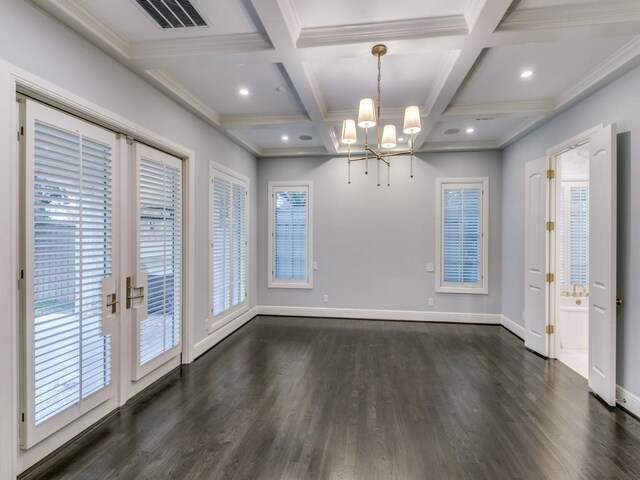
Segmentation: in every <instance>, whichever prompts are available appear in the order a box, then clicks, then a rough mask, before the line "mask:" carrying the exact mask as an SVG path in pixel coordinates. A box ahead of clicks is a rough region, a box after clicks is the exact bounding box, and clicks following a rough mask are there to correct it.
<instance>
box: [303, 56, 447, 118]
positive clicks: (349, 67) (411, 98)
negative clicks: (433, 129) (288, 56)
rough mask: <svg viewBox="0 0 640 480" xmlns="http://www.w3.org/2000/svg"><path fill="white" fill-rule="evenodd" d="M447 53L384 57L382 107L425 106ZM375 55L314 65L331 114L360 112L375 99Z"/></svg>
mask: <svg viewBox="0 0 640 480" xmlns="http://www.w3.org/2000/svg"><path fill="white" fill-rule="evenodd" d="M444 58H445V52H437V51H432V52H428V53H424V54H420V55H392V54H387V55H386V56H384V57H383V58H382V105H383V108H400V107H405V106H409V105H418V106H420V107H421V108H422V107H423V106H424V105H425V104H426V101H427V95H428V93H429V91H430V90H431V87H432V86H433V84H434V82H435V80H436V77H437V75H438V73H439V72H440V69H441V67H442V64H443V62H444ZM376 62H377V61H376V58H375V57H374V56H373V55H367V56H363V57H357V58H350V59H341V60H334V61H331V62H322V63H314V64H313V68H312V71H313V74H314V76H315V79H316V81H317V83H318V86H319V87H320V90H321V92H322V95H323V97H324V99H325V101H326V103H327V107H328V110H329V111H334V110H340V111H342V110H353V111H356V110H357V109H358V103H359V101H360V99H361V98H364V97H372V98H375V96H376V81H377V66H376V65H377V64H376Z"/></svg>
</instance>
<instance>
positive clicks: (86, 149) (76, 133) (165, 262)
mask: <svg viewBox="0 0 640 480" xmlns="http://www.w3.org/2000/svg"><path fill="white" fill-rule="evenodd" d="M20 105H21V109H22V111H21V123H22V127H23V129H24V130H23V135H22V141H21V157H22V160H21V184H22V194H21V218H22V222H21V223H22V228H21V233H20V235H21V241H20V245H21V254H20V256H21V258H20V263H21V280H20V295H21V302H20V303H21V316H20V326H21V328H20V330H21V388H20V395H21V405H22V411H23V412H24V414H23V416H22V418H23V421H22V423H21V429H20V430H21V432H20V436H21V438H20V445H21V447H22V448H24V449H29V448H32V447H33V446H34V445H36V444H38V443H39V442H41V441H42V440H44V439H45V438H47V437H50V436H51V435H53V434H55V433H56V432H58V431H60V430H61V429H63V428H64V427H66V426H69V425H71V424H74V422H75V421H76V420H78V419H80V417H82V418H83V425H87V424H89V423H91V422H93V421H97V420H99V419H100V417H101V416H103V415H105V414H106V413H108V412H109V411H112V410H113V409H115V408H117V407H118V406H119V405H120V404H121V403H123V402H124V401H126V400H127V397H128V396H129V395H130V394H131V391H132V390H131V389H129V388H128V386H127V385H130V384H131V382H136V381H137V380H140V379H142V378H144V377H145V376H147V375H148V374H150V373H152V372H153V371H154V370H156V369H158V368H159V367H161V366H162V365H164V364H165V363H166V362H168V361H169V360H172V359H175V358H176V357H178V356H179V355H180V354H181V345H182V342H181V333H182V328H181V327H182V325H181V322H182V283H183V282H182V245H183V244H182V162H181V160H179V159H177V158H175V157H172V156H170V155H167V154H165V153H162V152H160V151H158V150H155V149H153V148H150V147H147V146H145V145H142V144H138V143H135V144H134V145H133V146H132V147H131V149H130V152H129V153H128V154H127V153H126V150H127V149H126V148H121V147H122V145H123V144H120V143H119V142H125V140H124V139H122V138H120V139H119V138H117V135H116V134H115V133H113V132H111V131H108V130H106V129H104V128H101V127H98V126H96V125H94V124H92V123H89V122H87V121H84V120H81V119H79V118H76V117H74V116H72V115H68V114H66V113H63V112H61V111H58V110H56V109H54V108H51V107H48V106H46V105H44V104H41V103H38V102H36V101H33V100H30V99H26V98H22V99H20ZM123 188H124V189H127V188H130V192H129V197H130V198H131V199H133V201H132V202H126V201H125V200H124V199H123V198H122V195H121V192H122V191H123ZM125 191H126V190H125ZM126 218H128V220H127V223H126V224H122V223H121V221H120V220H121V219H126ZM120 231H122V232H123V233H124V235H121V234H120ZM122 260H124V262H123V261H122ZM119 266H120V267H121V268H122V269H123V271H118V270H119ZM121 293H122V294H123V295H122V297H123V298H120V296H121V295H120V294H121ZM123 312H127V314H126V315H124V314H123ZM131 320H132V322H131V323H132V325H131V328H130V325H129V323H130V321H131ZM128 332H131V340H132V342H131V343H132V345H133V355H132V356H131V357H129V356H128V355H122V354H123V350H122V348H121V342H120V341H119V339H123V335H128V334H129V333H128ZM124 340H126V337H125V338H124ZM127 343H128V341H127ZM126 358H131V368H127V365H126V364H124V363H123V362H126V360H123V359H126ZM122 367H124V368H122ZM153 379H154V377H153V376H152V375H149V377H147V379H146V382H147V383H151V381H153ZM141 383H143V384H145V383H144V382H141ZM67 433H69V432H67ZM67 433H64V434H62V435H63V436H65V438H63V439H61V441H62V442H64V441H66V440H67V439H68V438H67Z"/></svg>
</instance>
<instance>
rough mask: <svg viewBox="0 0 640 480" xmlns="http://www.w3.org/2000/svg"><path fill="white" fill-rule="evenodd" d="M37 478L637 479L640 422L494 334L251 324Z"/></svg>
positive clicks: (488, 330)
mask: <svg viewBox="0 0 640 480" xmlns="http://www.w3.org/2000/svg"><path fill="white" fill-rule="evenodd" d="M31 478H43V479H64V480H78V479H92V480H93V479H126V480H129V479H136V480H139V479H154V480H162V479H172V480H173V479H189V480H204V479H222V480H227V479H233V480H236V479H238V480H243V479H261V480H270V479H274V480H276V479H277V480H281V479H292V480H306V479H309V480H316V479H363V480H364V479H366V480H375V479H380V480H389V479H399V480H400V479H401V480H412V479H425V478H429V479H445V480H450V479H458V478H459V479H470V480H471V479H472V480H479V479H491V480H494V479H536V480H537V479H550V480H555V479H601V478H615V479H638V478H640V422H638V421H637V420H636V419H635V418H633V417H631V416H629V415H627V414H626V413H624V412H623V411H621V410H619V409H618V410H609V409H608V408H606V407H605V406H604V405H602V404H601V403H600V402H599V401H598V400H597V399H596V398H594V397H593V396H592V395H590V394H589V393H588V391H587V384H586V381H585V380H584V379H583V378H582V377H580V376H579V375H578V374H576V373H575V372H573V371H572V370H570V369H569V368H567V367H565V366H564V365H563V364H561V363H558V362H555V361H548V360H545V359H542V358H540V357H538V356H537V355H535V354H533V353H530V352H528V351H526V350H525V349H524V347H523V345H522V342H520V341H519V340H518V339H517V338H515V337H514V336H513V335H511V334H509V333H508V332H507V331H506V330H504V329H502V328H501V327H493V326H477V325H444V324H422V323H412V322H380V321H362V320H337V319H309V318H282V317H258V318H257V319H255V320H253V321H252V322H251V323H249V324H248V325H247V326H245V327H244V328H242V329H241V330H240V331H238V332H236V333H235V334H234V335H233V336H232V337H230V338H229V339H227V340H225V341H224V342H223V343H222V344H220V345H218V346H217V347H216V348H214V349H213V350H212V351H210V352H208V353H207V354H205V355H204V356H203V357H201V358H200V359H198V361H196V362H195V363H194V364H192V365H189V366H186V367H183V368H182V369H181V370H180V371H178V372H175V373H174V374H172V375H170V376H169V377H168V378H167V379H165V380H163V384H162V385H161V386H159V387H156V388H154V389H153V390H152V393H149V394H148V395H143V396H141V397H140V398H138V399H136V400H135V401H134V402H132V404H130V405H127V406H126V407H125V408H123V409H122V410H121V411H120V412H119V413H117V414H116V415H114V416H113V417H111V418H109V419H108V420H106V421H105V422H104V423H103V424H101V425H100V426H98V427H97V428H95V429H94V430H93V431H91V433H89V434H88V435H85V436H83V437H81V438H79V439H78V440H77V441H76V442H75V443H74V444H72V445H70V446H69V447H68V448H66V449H65V450H64V451H63V452H61V453H60V454H59V455H57V456H55V457H54V458H53V459H51V460H50V461H48V462H47V463H46V464H43V465H41V466H40V467H39V468H38V469H36V470H34V471H33V472H31Z"/></svg>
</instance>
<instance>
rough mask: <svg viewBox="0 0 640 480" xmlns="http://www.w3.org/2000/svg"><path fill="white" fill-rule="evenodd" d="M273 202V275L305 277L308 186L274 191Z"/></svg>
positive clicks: (306, 274) (283, 277) (301, 278)
mask: <svg viewBox="0 0 640 480" xmlns="http://www.w3.org/2000/svg"><path fill="white" fill-rule="evenodd" d="M273 202H274V209H273V210H274V219H273V220H274V232H273V236H274V277H275V278H276V279H294V280H304V281H306V280H307V278H308V272H307V265H308V257H307V254H308V252H307V236H308V212H309V210H308V189H304V190H300V189H296V190H287V191H284V190H276V191H275V192H274V195H273Z"/></svg>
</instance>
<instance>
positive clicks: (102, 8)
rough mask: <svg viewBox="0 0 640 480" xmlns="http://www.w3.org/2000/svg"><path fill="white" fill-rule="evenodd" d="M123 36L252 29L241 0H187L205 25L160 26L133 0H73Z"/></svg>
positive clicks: (177, 35)
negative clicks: (193, 26) (170, 27)
mask: <svg viewBox="0 0 640 480" xmlns="http://www.w3.org/2000/svg"><path fill="white" fill-rule="evenodd" d="M76 1H77V2H78V3H79V4H80V5H82V6H84V7H85V8H87V9H88V10H89V11H90V12H91V13H92V14H93V15H95V16H97V17H98V18H99V19H100V20H102V21H103V22H104V23H106V24H107V25H108V26H109V27H111V28H112V29H114V30H115V31H117V32H118V33H120V35H122V36H124V37H125V38H126V39H127V40H130V41H142V40H160V39H164V38H183V37H199V36H206V35H228V34H234V33H249V32H256V31H257V29H256V26H255V23H254V22H253V20H252V19H251V16H250V15H249V13H248V12H247V10H246V8H245V7H244V5H243V2H242V0H215V1H214V2H213V1H208V0H191V3H192V4H193V5H194V6H195V7H196V8H197V9H198V11H199V12H200V14H201V15H202V16H203V17H204V19H205V20H206V21H207V23H208V24H209V27H197V28H188V29H185V28H176V29H162V28H160V27H159V26H158V24H156V23H155V22H154V21H153V19H152V18H151V17H150V16H149V15H148V14H147V13H146V12H145V11H144V9H143V8H142V7H140V6H139V5H138V3H137V2H136V1H135V0H108V1H105V0H76Z"/></svg>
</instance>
